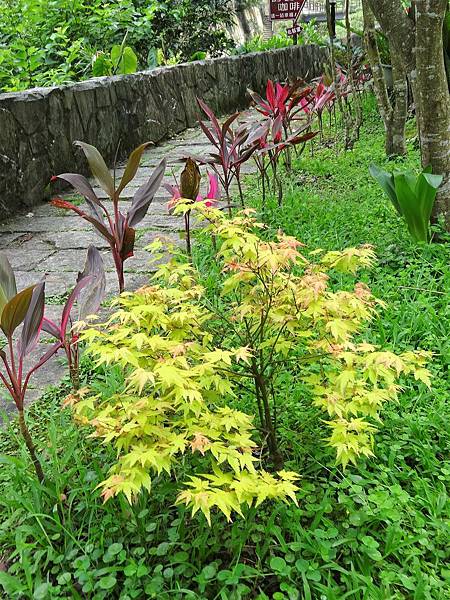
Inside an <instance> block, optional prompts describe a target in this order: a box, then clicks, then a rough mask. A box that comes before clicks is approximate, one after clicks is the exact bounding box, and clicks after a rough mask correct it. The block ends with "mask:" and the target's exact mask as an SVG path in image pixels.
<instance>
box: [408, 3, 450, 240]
mask: <svg viewBox="0 0 450 600" xmlns="http://www.w3.org/2000/svg"><path fill="white" fill-rule="evenodd" d="M446 8H447V0H417V2H416V39H417V49H416V71H417V79H416V90H417V96H418V97H417V99H416V103H417V105H418V116H419V119H420V123H419V130H420V131H421V136H420V143H421V152H422V165H423V166H424V167H426V166H428V165H431V166H432V168H433V173H436V174H438V175H444V181H443V183H442V185H441V187H440V188H439V190H438V194H437V197H436V203H435V206H434V211H433V217H434V219H436V218H437V216H438V215H443V217H444V219H445V223H446V226H447V229H448V230H449V231H450V96H449V92H448V85H447V74H446V71H445V62H444V54H443V51H442V49H443V22H444V16H445V11H446Z"/></svg>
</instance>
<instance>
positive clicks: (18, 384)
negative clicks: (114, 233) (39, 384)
mask: <svg viewBox="0 0 450 600" xmlns="http://www.w3.org/2000/svg"><path fill="white" fill-rule="evenodd" d="M44 287H45V283H44V282H43V281H42V282H40V283H38V284H37V285H32V286H30V287H28V288H25V289H24V290H22V291H20V292H17V287H16V278H15V276H14V272H13V270H12V268H11V265H10V263H9V261H8V259H7V257H6V255H4V254H2V253H0V327H1V330H2V332H3V334H4V335H5V337H6V345H5V347H4V349H2V350H0V359H1V361H2V363H3V366H4V371H3V372H2V371H0V380H1V381H2V382H3V384H4V386H5V388H6V389H7V390H8V392H9V394H10V396H11V398H12V400H13V401H14V404H15V405H16V408H17V411H18V415H19V427H20V432H21V434H22V437H23V439H24V441H25V444H26V446H27V448H28V451H29V453H30V456H31V460H32V461H33V465H34V469H35V471H36V475H37V477H38V479H39V481H40V482H42V481H44V472H43V470H42V465H41V463H40V460H39V458H38V456H37V454H36V448H35V445H34V443H33V440H32V438H31V435H30V432H29V430H28V427H27V424H26V422H25V414H24V404H25V395H26V392H27V388H28V384H29V381H30V378H31V376H32V375H33V373H35V372H36V371H37V370H38V369H40V368H41V367H42V365H44V364H45V363H46V362H47V361H48V360H49V359H50V358H51V357H52V356H53V355H54V354H55V353H56V352H57V351H58V350H59V349H60V347H61V342H59V341H58V342H56V343H55V344H53V345H52V346H50V348H49V349H48V350H47V352H46V353H45V354H44V355H43V356H42V357H41V358H40V359H39V360H38V362H37V363H36V364H34V365H33V366H31V367H29V368H28V370H27V371H26V369H25V360H26V358H27V356H28V355H29V354H30V353H31V351H32V350H33V349H34V348H35V346H36V344H37V342H38V339H39V335H40V332H41V328H42V322H43V319H44V308H45V291H44ZM20 325H22V331H21V333H20V335H19V338H18V340H17V342H16V343H15V339H14V337H15V336H14V333H15V332H16V330H17V329H18V327H19V326H20Z"/></svg>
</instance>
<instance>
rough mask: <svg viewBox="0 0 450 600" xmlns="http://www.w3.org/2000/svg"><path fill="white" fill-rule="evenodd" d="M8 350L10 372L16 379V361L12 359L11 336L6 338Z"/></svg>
mask: <svg viewBox="0 0 450 600" xmlns="http://www.w3.org/2000/svg"><path fill="white" fill-rule="evenodd" d="M8 348H9V357H10V360H11V370H12V372H13V374H14V377H15V378H16V379H17V371H16V361H15V358H14V348H13V339H12V336H10V335H9V336H8Z"/></svg>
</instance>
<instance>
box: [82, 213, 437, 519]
mask: <svg viewBox="0 0 450 600" xmlns="http://www.w3.org/2000/svg"><path fill="white" fill-rule="evenodd" d="M186 206H188V207H189V210H192V204H189V205H186ZM177 210H178V211H182V210H183V205H182V204H180V205H179V206H177ZM196 210H197V211H198V212H199V213H200V218H202V219H205V218H206V219H207V220H209V221H210V223H211V232H212V233H213V235H214V238H215V241H216V243H219V249H218V251H217V255H216V260H217V261H218V262H219V264H221V266H222V273H223V276H222V277H219V279H218V281H217V286H218V290H219V291H220V296H221V297H220V298H215V299H214V298H211V297H210V295H208V293H207V292H206V291H205V289H203V287H202V286H201V285H200V284H199V279H200V275H199V273H197V272H196V270H195V269H194V268H193V267H192V266H191V265H190V264H187V263H183V262H180V259H179V258H177V257H175V258H174V259H172V260H171V261H170V262H169V263H167V264H163V265H161V266H160V267H159V269H158V271H157V273H156V275H155V277H154V285H149V286H147V287H144V288H142V289H140V290H138V291H137V292H136V293H127V294H124V295H122V296H121V297H120V298H119V299H118V300H117V301H116V304H117V306H118V309H117V310H116V312H115V313H114V314H113V315H112V316H111V318H110V319H109V320H108V322H107V323H106V324H102V325H97V326H95V327H91V328H90V329H88V330H86V331H85V332H84V333H83V338H84V340H86V341H87V343H88V351H89V352H90V353H91V354H92V355H93V356H94V357H95V358H96V360H97V362H98V363H99V364H116V365H120V366H121V367H122V368H123V370H124V373H125V374H126V388H125V389H124V390H123V391H120V392H119V393H117V394H115V395H114V396H112V397H111V398H106V399H105V398H102V397H100V396H98V395H97V396H96V395H94V394H90V393H87V394H86V395H85V396H84V397H83V398H82V399H81V400H79V401H78V402H76V404H75V412H76V415H77V418H78V419H79V420H80V421H81V422H83V423H85V424H89V425H91V426H93V427H94V428H95V433H94V435H95V436H97V437H99V438H101V439H103V441H104V442H105V443H109V444H113V445H114V447H115V448H116V450H117V455H118V458H117V462H116V464H115V465H114V466H113V467H112V470H111V473H110V476H109V477H108V478H107V479H106V481H104V482H103V483H102V487H103V496H104V498H105V499H108V498H110V497H111V496H114V495H116V494H118V493H121V492H122V493H124V494H125V495H126V496H127V497H128V499H129V500H130V501H131V500H132V498H133V496H135V495H136V494H137V493H138V492H139V491H140V490H141V489H143V488H146V489H148V490H150V489H151V474H152V473H156V474H159V473H161V472H166V473H167V474H170V473H172V472H173V471H174V470H175V468H176V466H177V463H178V462H179V461H180V460H181V457H182V456H183V455H187V454H191V455H192V458H193V459H195V460H193V461H192V463H191V464H192V469H193V470H194V472H193V475H192V476H191V477H190V479H189V481H188V482H187V483H186V484H185V489H183V490H182V491H181V493H180V494H179V496H178V502H183V503H186V504H187V505H189V506H190V507H192V511H193V513H195V512H197V511H198V510H201V511H202V512H203V513H204V514H205V516H206V518H207V519H208V521H209V519H210V511H211V509H212V508H214V507H216V508H218V509H219V510H220V511H222V512H223V513H224V514H225V515H226V516H227V517H228V518H230V515H231V513H232V511H236V512H237V513H239V514H242V508H241V507H242V505H244V504H247V505H249V506H250V505H252V504H256V505H258V504H259V503H260V502H262V501H264V500H265V499H272V498H273V499H281V500H284V501H287V500H288V499H292V500H293V501H295V492H296V490H297V487H296V483H295V481H296V477H297V475H296V474H295V473H292V472H286V471H284V470H282V469H278V472H277V473H276V474H270V473H268V472H267V471H264V470H262V469H261V468H260V465H259V464H258V463H259V459H257V452H255V450H256V442H255V440H254V436H253V433H254V424H253V422H252V419H251V417H249V416H248V415H246V414H244V413H242V412H240V411H237V410H234V409H232V408H230V404H231V401H232V400H233V401H235V400H236V395H237V392H238V390H239V382H240V380H245V381H247V382H248V381H249V378H250V381H251V380H253V382H254V386H255V402H256V406H257V409H258V415H259V420H260V430H261V431H262V435H261V438H262V440H263V441H265V440H267V445H268V448H269V451H270V453H271V455H272V458H273V462H274V465H275V466H277V465H280V464H281V462H282V459H281V457H280V453H279V449H278V441H277V432H276V414H275V411H274V405H275V404H276V400H277V398H276V396H277V393H278V394H279V392H278V391H277V390H276V384H277V375H278V374H279V373H280V370H281V371H283V369H284V370H287V369H293V370H294V371H297V372H300V373H301V372H302V369H303V368H305V365H308V367H307V370H305V373H304V379H305V380H306V381H307V382H308V384H309V386H310V388H311V390H312V393H313V394H314V403H315V404H317V405H318V406H320V407H321V408H322V409H323V410H324V411H325V412H326V413H327V415H328V417H327V422H328V425H329V426H330V428H331V436H330V437H329V439H328V443H329V444H331V445H332V446H333V447H334V448H335V450H336V455H337V460H338V462H339V463H341V464H343V465H344V466H345V465H346V464H347V463H348V462H355V461H356V460H357V459H358V458H359V457H361V456H370V455H371V454H372V453H373V443H374V433H375V426H374V423H375V422H376V421H379V420H380V414H379V413H380V409H381V407H382V405H383V403H384V402H386V401H388V400H391V399H395V398H396V397H397V394H398V392H399V390H400V388H399V384H398V378H399V377H400V375H402V374H406V375H407V374H409V373H413V374H414V376H415V378H416V379H421V380H422V381H424V382H425V383H428V382H429V379H428V371H427V370H426V369H425V367H424V363H425V361H426V358H427V357H426V355H425V354H424V353H422V352H407V353H404V354H402V355H400V356H396V355H395V354H393V353H391V352H388V351H386V350H380V349H377V348H374V347H373V346H371V345H369V344H366V343H364V342H363V341H361V340H360V339H359V334H360V331H361V329H362V326H363V325H364V323H366V322H367V321H369V320H370V319H371V318H372V316H373V315H374V314H375V311H376V307H377V304H379V301H377V300H376V299H375V298H374V297H373V296H372V294H371V293H370V291H369V290H368V288H367V287H366V286H365V285H364V284H362V283H356V284H355V286H354V289H353V290H352V291H345V290H338V291H333V290H332V289H331V288H330V285H329V276H328V274H327V271H329V270H333V269H334V270H337V271H340V272H349V273H352V274H355V273H356V271H357V269H358V268H360V267H370V266H371V264H372V262H373V260H374V254H373V250H372V248H370V247H368V246H363V247H361V248H356V249H354V248H353V249H348V250H344V251H343V252H328V253H325V254H324V253H320V252H319V253H317V252H316V253H315V252H313V253H311V254H310V255H309V256H310V258H306V256H305V255H306V252H305V251H303V253H302V252H301V249H302V248H301V246H302V245H301V244H300V242H298V241H297V240H296V239H294V238H292V237H289V236H286V235H283V234H282V233H280V234H279V235H278V238H277V240H272V241H266V240H264V239H263V238H262V237H261V229H263V225H261V224H258V223H256V222H255V220H254V219H253V218H252V217H251V216H250V215H249V214H248V213H246V212H244V213H241V214H240V215H238V216H237V217H236V218H234V219H228V218H227V217H226V216H224V215H223V213H222V212H221V211H219V210H217V209H211V208H209V209H208V208H206V207H205V206H204V205H203V204H202V203H197V205H196ZM156 249H157V245H156V244H155V245H154V246H153V251H155V250H156Z"/></svg>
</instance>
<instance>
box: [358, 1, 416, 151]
mask: <svg viewBox="0 0 450 600" xmlns="http://www.w3.org/2000/svg"><path fill="white" fill-rule="evenodd" d="M362 6H363V18H364V40H365V43H366V51H367V57H368V59H369V64H370V68H371V70H372V76H373V87H374V92H375V97H376V99H377V104H378V110H379V112H380V115H381V118H382V120H383V124H384V130H385V148H386V154H387V156H403V155H404V154H406V145H405V125H406V116H407V109H408V106H407V103H408V87H407V83H406V74H405V69H404V67H403V62H401V61H400V60H399V54H398V53H397V52H392V53H391V54H392V77H393V81H394V93H393V95H392V98H389V94H388V89H387V85H386V80H385V77H384V72H383V67H382V65H381V59H380V53H379V51H378V44H377V34H376V31H375V17H374V15H373V12H372V10H371V9H370V6H369V4H368V0H363V4H362Z"/></svg>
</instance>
